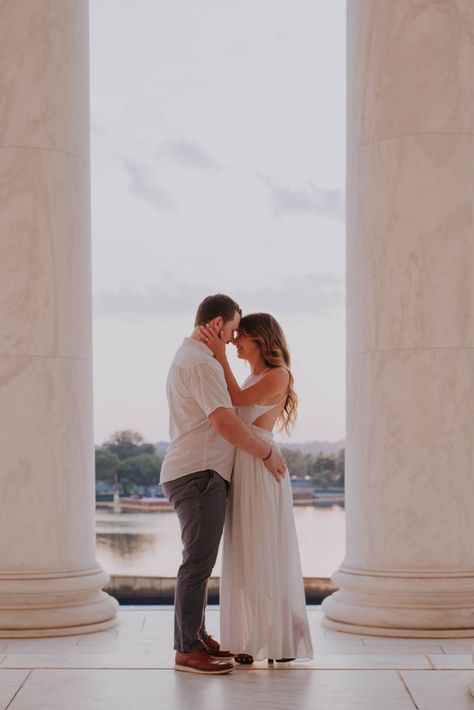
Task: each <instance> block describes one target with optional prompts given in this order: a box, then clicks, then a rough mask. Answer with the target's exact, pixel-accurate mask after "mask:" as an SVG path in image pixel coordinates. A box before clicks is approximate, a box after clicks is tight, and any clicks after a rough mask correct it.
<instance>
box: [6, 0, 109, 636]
mask: <svg viewBox="0 0 474 710" xmlns="http://www.w3.org/2000/svg"><path fill="white" fill-rule="evenodd" d="M87 10H88V3H87V0H42V1H41V2H36V1H34V2H32V1H31V0H15V2H0V87H1V92H0V93H1V99H0V101H1V104H2V110H1V111H0V324H1V325H0V383H1V387H0V417H1V420H2V426H1V427H0V451H1V452H2V484H1V490H2V515H1V516H0V540H1V541H2V544H1V551H0V636H3V637H13V636H46V635H48V636H52V635H62V634H70V633H82V632H86V631H92V630H98V629H104V628H108V627H110V626H114V625H115V624H116V618H115V616H116V609H117V602H116V601H115V599H113V598H112V597H110V596H109V595H107V594H105V592H103V591H101V588H102V587H103V586H105V584H106V583H107V580H108V575H107V574H105V573H104V572H103V571H102V569H101V568H100V567H99V566H98V564H97V561H96V557H95V519H94V514H95V513H94V507H95V506H94V501H95V487H94V458H93V454H94V447H93V430H92V376H91V374H92V358H91V264H90V199H89V184H90V182H89V181H90V178H89V172H90V161H89V77H88V66H89V58H88V56H89V45H88V12H87Z"/></svg>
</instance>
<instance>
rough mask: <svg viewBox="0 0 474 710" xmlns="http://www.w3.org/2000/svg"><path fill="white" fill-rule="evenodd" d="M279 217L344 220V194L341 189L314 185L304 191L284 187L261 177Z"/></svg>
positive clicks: (263, 176)
mask: <svg viewBox="0 0 474 710" xmlns="http://www.w3.org/2000/svg"><path fill="white" fill-rule="evenodd" d="M260 177H261V179H262V180H263V182H264V184H265V186H266V188H267V190H268V192H269V194H270V197H271V200H272V203H273V209H274V212H275V214H277V215H310V214H317V215H321V216H323V217H332V218H334V219H344V213H345V204H344V192H343V191H342V190H339V189H333V190H331V189H327V188H322V187H315V186H314V185H313V184H312V183H310V184H309V185H308V187H307V188H306V189H304V190H299V189H296V188H289V187H283V186H282V185H279V184H278V183H277V182H275V181H274V180H271V179H270V178H268V177H266V176H265V175H260Z"/></svg>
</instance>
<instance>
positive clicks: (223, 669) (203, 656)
mask: <svg viewBox="0 0 474 710" xmlns="http://www.w3.org/2000/svg"><path fill="white" fill-rule="evenodd" d="M174 667H175V670H177V671H186V672H187V673H201V674H202V675H223V674H224V673H230V672H231V671H233V670H234V666H233V664H232V663H223V662H222V661H218V660H216V659H214V658H212V657H211V656H210V655H209V653H208V652H207V651H206V650H205V649H202V650H197V651H189V652H188V653H185V652H181V651H177V652H176V658H175V665H174Z"/></svg>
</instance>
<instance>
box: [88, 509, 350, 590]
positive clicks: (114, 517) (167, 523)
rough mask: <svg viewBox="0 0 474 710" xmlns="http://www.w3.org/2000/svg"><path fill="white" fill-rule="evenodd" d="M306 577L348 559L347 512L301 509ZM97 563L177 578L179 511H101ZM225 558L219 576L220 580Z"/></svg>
mask: <svg viewBox="0 0 474 710" xmlns="http://www.w3.org/2000/svg"><path fill="white" fill-rule="evenodd" d="M294 513H295V521H296V529H297V533H298V540H299V546H300V554H301V564H302V567H303V575H304V576H305V577H330V576H331V574H332V573H333V572H334V570H336V569H337V567H338V566H339V564H340V563H341V562H342V560H343V558H344V543H345V513H344V509H343V508H342V507H340V506H336V505H335V506H332V507H330V508H320V507H315V506H295V508H294ZM96 532H97V559H98V562H99V564H100V565H101V566H102V567H103V568H104V569H105V570H106V571H107V572H108V573H109V574H128V575H143V576H150V575H151V576H153V575H156V576H158V577H174V576H175V575H176V572H177V570H178V567H179V564H180V561H181V541H180V530H179V524H178V519H177V516H176V513H175V512H174V511H167V512H161V511H160V512H153V513H141V512H140V513H123V512H122V513H113V512H111V511H104V510H98V511H97V512H96ZM220 567H221V556H220V551H219V556H218V558H217V562H216V566H215V568H214V572H213V574H214V575H215V576H219V574H220Z"/></svg>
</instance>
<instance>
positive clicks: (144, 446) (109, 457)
mask: <svg viewBox="0 0 474 710" xmlns="http://www.w3.org/2000/svg"><path fill="white" fill-rule="evenodd" d="M281 451H282V454H283V456H284V457H285V459H286V463H287V466H288V471H289V473H290V476H292V477H293V476H294V477H297V478H307V479H309V481H310V482H311V483H313V484H314V485H315V486H317V487H318V488H320V489H325V488H329V487H337V488H344V464H345V451H344V449H341V451H339V453H338V454H323V453H319V454H318V455H317V456H314V455H312V454H303V453H302V452H301V451H300V450H299V449H288V448H285V447H282V449H281ZM162 463H163V458H162V457H161V456H159V455H158V454H157V453H156V449H155V446H154V444H150V443H146V442H145V441H144V439H143V437H142V436H141V434H139V433H138V432H136V431H132V430H130V429H127V430H123V431H116V432H114V433H113V434H112V436H111V437H110V438H109V439H108V440H107V441H106V442H104V443H103V444H102V446H99V447H97V448H96V450H95V474H96V482H97V483H98V484H102V486H109V487H111V488H112V487H113V488H115V489H117V490H119V491H120V494H121V495H123V496H127V495H130V494H132V493H136V492H141V491H143V490H148V489H153V488H156V486H157V485H158V484H159V482H160V472H161V464H162Z"/></svg>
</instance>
